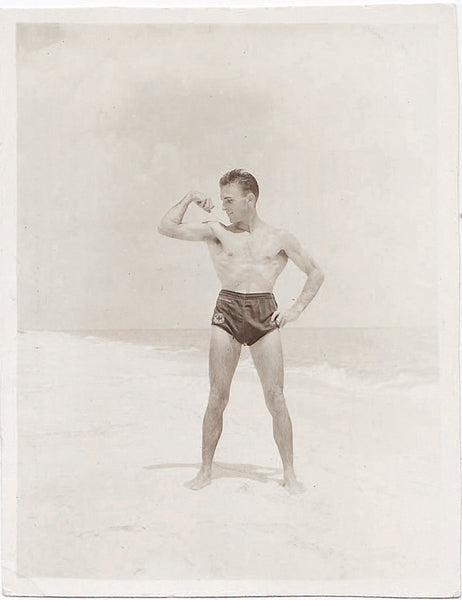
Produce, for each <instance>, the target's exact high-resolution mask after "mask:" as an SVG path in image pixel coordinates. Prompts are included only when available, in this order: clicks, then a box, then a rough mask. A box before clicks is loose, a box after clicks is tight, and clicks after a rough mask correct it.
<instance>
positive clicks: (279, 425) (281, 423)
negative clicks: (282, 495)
mask: <svg viewBox="0 0 462 600" xmlns="http://www.w3.org/2000/svg"><path fill="white" fill-rule="evenodd" d="M220 195H221V201H222V204H223V210H224V211H225V212H226V214H227V215H228V218H229V220H230V225H224V224H223V223H220V222H218V221H204V222H202V223H183V222H182V221H183V217H184V214H185V212H186V209H187V208H188V206H189V205H190V204H191V203H192V202H194V203H195V204H197V205H198V206H200V207H201V208H203V209H204V210H205V211H207V212H211V210H212V208H213V204H212V201H211V199H210V198H209V197H207V196H206V195H204V194H202V193H201V192H189V194H187V195H186V196H185V197H184V198H183V199H182V200H181V201H180V202H178V204H176V205H175V206H173V207H172V208H171V209H170V210H169V211H168V212H167V213H166V214H165V215H164V217H163V218H162V220H161V223H160V225H159V227H158V231H159V232H160V233H161V234H163V235H166V236H168V237H172V238H176V239H180V240H188V241H201V242H207V245H208V249H209V252H210V256H211V258H212V262H213V264H214V267H215V270H216V273H217V275H218V278H219V280H220V282H221V285H222V290H221V291H220V293H219V295H218V299H217V303H216V306H215V310H214V314H213V317H212V331H211V339H210V351H209V375H210V395H209V401H208V406H207V410H206V412H205V416H204V421H203V427H202V467H201V469H200V471H199V473H198V474H197V475H196V477H195V478H194V479H193V480H192V481H190V482H188V483H187V484H186V485H187V486H188V487H190V488H191V489H192V490H200V489H201V488H203V487H205V486H206V485H208V484H209V483H211V476H212V461H213V456H214V453H215V449H216V447H217V444H218V440H219V439H220V435H221V432H222V429H223V411H224V409H225V408H226V405H227V403H228V400H229V391H230V386H231V380H232V378H233V375H234V371H235V369H236V366H237V363H238V361H239V355H240V352H241V347H242V344H244V345H248V346H249V347H250V352H251V355H252V359H253V361H254V364H255V367H256V369H257V372H258V375H259V378H260V381H261V384H262V387H263V393H264V396H265V401H266V405H267V407H268V409H269V411H270V413H271V415H272V418H273V434H274V439H275V442H276V444H277V447H278V450H279V453H280V455H281V459H282V464H283V468H284V485H285V486H286V488H287V490H288V491H289V492H290V493H292V494H293V493H297V492H300V491H302V489H303V488H302V486H301V484H300V483H299V482H298V481H297V479H296V476H295V472H294V466H293V442H292V423H291V420H290V416H289V412H288V410H287V406H286V402H285V399H284V393H283V380H284V369H283V355H282V347H281V337H280V331H279V328H281V327H284V325H285V324H286V323H289V322H290V321H295V320H296V319H297V318H298V317H299V316H300V314H301V313H302V312H303V310H305V308H306V307H307V306H308V304H309V303H310V302H311V300H312V299H313V298H314V296H315V295H316V293H317V291H318V289H319V287H320V286H321V284H322V282H323V280H324V275H323V273H322V272H321V269H320V268H319V266H318V265H317V264H316V263H315V262H314V260H313V259H312V258H311V256H310V255H309V254H308V253H307V252H306V250H304V248H302V246H301V245H300V243H299V242H298V240H297V239H296V238H295V237H294V236H293V235H292V234H290V233H289V232H288V231H286V230H284V229H281V228H279V227H272V226H271V225H269V224H268V223H265V222H264V221H262V219H260V217H259V216H258V214H257V209H256V205H257V200H258V196H259V188H258V184H257V181H256V180H255V178H254V177H253V175H251V174H250V173H247V172H246V171H243V170H242V169H234V170H233V171H229V172H228V173H226V174H225V175H223V177H222V178H221V179H220ZM289 258H290V259H291V260H292V261H293V262H294V263H295V264H296V265H297V267H299V268H300V269H301V270H302V271H303V272H304V273H306V275H307V279H306V283H305V285H304V287H303V290H302V292H301V294H300V295H299V297H298V298H297V300H296V301H295V303H294V304H293V305H292V306H291V307H290V308H289V309H287V310H279V309H278V307H277V304H276V301H275V299H274V296H273V293H272V290H273V287H274V284H275V282H276V279H277V278H278V276H279V275H280V273H281V272H282V270H283V269H284V267H285V266H286V264H287V261H288V259H289Z"/></svg>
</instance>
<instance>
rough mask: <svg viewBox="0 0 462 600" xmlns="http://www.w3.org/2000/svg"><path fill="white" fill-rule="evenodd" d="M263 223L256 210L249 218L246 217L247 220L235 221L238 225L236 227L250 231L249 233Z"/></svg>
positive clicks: (235, 224)
mask: <svg viewBox="0 0 462 600" xmlns="http://www.w3.org/2000/svg"><path fill="white" fill-rule="evenodd" d="M261 223H262V220H261V219H260V217H259V216H258V215H257V213H256V212H255V213H253V214H251V215H250V216H249V218H248V219H246V220H245V221H237V222H236V223H234V226H235V227H236V229H241V230H242V231H248V232H249V233H251V232H252V231H254V230H255V229H256V228H257V227H258V226H259V225H260V224H261Z"/></svg>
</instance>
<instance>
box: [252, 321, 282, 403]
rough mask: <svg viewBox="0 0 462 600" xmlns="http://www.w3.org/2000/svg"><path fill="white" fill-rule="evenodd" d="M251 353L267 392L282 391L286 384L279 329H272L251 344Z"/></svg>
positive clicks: (264, 389)
mask: <svg viewBox="0 0 462 600" xmlns="http://www.w3.org/2000/svg"><path fill="white" fill-rule="evenodd" d="M250 353H251V355H252V359H253V362H254V364H255V367H256V369H257V373H258V376H259V377H260V381H261V384H262V387H263V391H264V392H265V394H266V393H268V392H272V391H278V390H280V391H282V388H283V386H284V359H283V353H282V344H281V332H280V330H279V329H274V330H273V331H270V332H269V333H267V334H266V335H264V336H263V337H261V338H260V339H259V340H258V342H255V344H252V346H250Z"/></svg>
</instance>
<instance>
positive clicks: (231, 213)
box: [220, 182, 250, 223]
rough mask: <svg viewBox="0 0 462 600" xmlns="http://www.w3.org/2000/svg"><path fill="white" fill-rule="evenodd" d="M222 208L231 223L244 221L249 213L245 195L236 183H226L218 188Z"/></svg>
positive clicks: (248, 204)
mask: <svg viewBox="0 0 462 600" xmlns="http://www.w3.org/2000/svg"><path fill="white" fill-rule="evenodd" d="M220 196H221V202H222V205H223V210H224V211H225V212H226V214H227V215H228V218H229V220H230V221H231V223H237V222H238V221H245V220H246V219H247V218H248V216H249V214H250V203H249V200H248V198H247V195H244V194H243V193H242V189H241V186H240V185H239V184H238V183H235V182H233V183H228V185H224V186H222V188H221V190H220Z"/></svg>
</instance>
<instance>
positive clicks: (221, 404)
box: [208, 387, 229, 412]
mask: <svg viewBox="0 0 462 600" xmlns="http://www.w3.org/2000/svg"><path fill="white" fill-rule="evenodd" d="M228 399H229V392H227V391H226V390H224V389H222V388H217V387H211V388H210V394H209V404H208V409H209V410H212V411H214V412H223V411H224V410H225V408H226V405H227V404H228Z"/></svg>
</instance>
